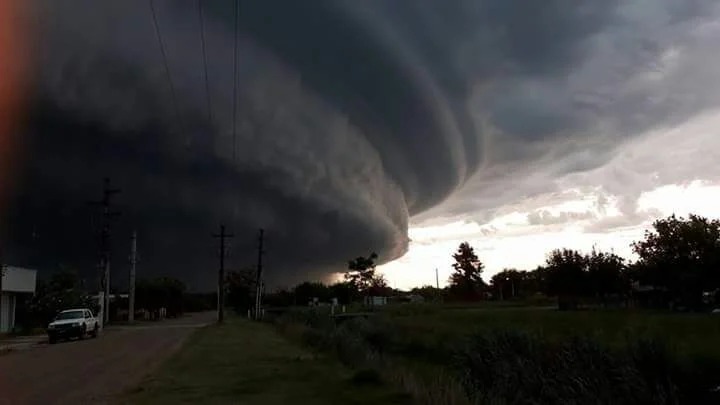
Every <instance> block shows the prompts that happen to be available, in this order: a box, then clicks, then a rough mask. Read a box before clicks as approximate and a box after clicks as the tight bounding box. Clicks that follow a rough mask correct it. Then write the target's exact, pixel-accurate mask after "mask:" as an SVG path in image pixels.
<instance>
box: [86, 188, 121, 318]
mask: <svg viewBox="0 0 720 405" xmlns="http://www.w3.org/2000/svg"><path fill="white" fill-rule="evenodd" d="M119 192H120V189H114V188H111V187H110V179H109V178H107V177H106V178H105V179H103V198H102V200H100V201H93V202H91V203H90V204H91V205H95V206H100V207H101V208H102V220H101V231H100V260H99V263H98V272H99V273H100V277H99V279H100V283H99V284H100V286H99V287H100V288H99V291H104V299H103V302H102V304H101V310H102V312H103V314H102V324H103V325H105V324H107V323H108V322H109V320H110V223H111V220H112V219H113V218H114V217H117V216H118V215H120V213H119V212H116V211H111V210H110V197H112V196H113V195H114V194H117V193H119Z"/></svg>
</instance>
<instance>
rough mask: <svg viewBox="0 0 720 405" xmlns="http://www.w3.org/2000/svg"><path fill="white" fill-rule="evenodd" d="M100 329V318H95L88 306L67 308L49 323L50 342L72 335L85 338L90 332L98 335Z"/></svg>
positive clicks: (94, 335)
mask: <svg viewBox="0 0 720 405" xmlns="http://www.w3.org/2000/svg"><path fill="white" fill-rule="evenodd" d="M98 330H99V324H98V320H97V319H95V316H94V315H93V313H92V311H91V310H89V309H87V308H75V309H66V310H64V311H61V312H60V313H59V314H57V316H56V317H55V319H53V320H52V322H50V324H48V327H47V335H48V342H49V343H55V342H57V341H58V339H62V338H71V337H77V338H78V339H83V338H85V336H86V335H88V334H89V335H90V336H92V337H97V335H98Z"/></svg>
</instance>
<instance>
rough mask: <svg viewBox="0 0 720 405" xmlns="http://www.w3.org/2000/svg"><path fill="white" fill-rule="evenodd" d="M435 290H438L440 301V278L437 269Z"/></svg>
mask: <svg viewBox="0 0 720 405" xmlns="http://www.w3.org/2000/svg"><path fill="white" fill-rule="evenodd" d="M435 288H436V289H437V298H436V299H437V300H438V301H440V297H441V293H440V277H439V276H438V269H437V267H435Z"/></svg>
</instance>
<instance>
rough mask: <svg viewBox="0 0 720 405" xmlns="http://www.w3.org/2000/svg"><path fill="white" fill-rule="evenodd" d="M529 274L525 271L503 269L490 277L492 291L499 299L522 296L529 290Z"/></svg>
mask: <svg viewBox="0 0 720 405" xmlns="http://www.w3.org/2000/svg"><path fill="white" fill-rule="evenodd" d="M529 277H530V276H529V274H528V272H526V271H518V270H515V269H504V270H503V271H501V272H499V273H496V274H495V275H493V276H492V278H491V279H490V286H491V288H492V291H493V293H494V294H495V295H496V296H497V297H498V298H500V299H501V300H505V299H513V298H516V297H520V296H524V295H526V293H527V292H528V290H529V284H530V283H529V282H528V281H529Z"/></svg>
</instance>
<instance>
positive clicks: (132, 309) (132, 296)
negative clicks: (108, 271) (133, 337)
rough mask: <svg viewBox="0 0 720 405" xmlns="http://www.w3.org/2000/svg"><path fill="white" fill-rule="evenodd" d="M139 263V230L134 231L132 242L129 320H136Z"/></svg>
mask: <svg viewBox="0 0 720 405" xmlns="http://www.w3.org/2000/svg"><path fill="white" fill-rule="evenodd" d="M136 265H137V232H136V231H133V233H132V239H131V242H130V283H129V287H128V290H129V291H128V322H134V321H135V271H136Z"/></svg>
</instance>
